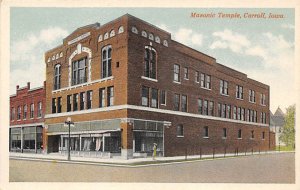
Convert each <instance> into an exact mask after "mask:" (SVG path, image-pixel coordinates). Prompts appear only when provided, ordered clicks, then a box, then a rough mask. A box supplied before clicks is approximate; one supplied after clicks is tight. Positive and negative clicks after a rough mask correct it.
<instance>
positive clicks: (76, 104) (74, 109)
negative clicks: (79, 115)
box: [73, 93, 78, 111]
mask: <svg viewBox="0 0 300 190" xmlns="http://www.w3.org/2000/svg"><path fill="white" fill-rule="evenodd" d="M77 110H78V94H77V93H76V94H73V111H77Z"/></svg>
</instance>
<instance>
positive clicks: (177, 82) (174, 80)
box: [173, 80, 181, 84]
mask: <svg viewBox="0 0 300 190" xmlns="http://www.w3.org/2000/svg"><path fill="white" fill-rule="evenodd" d="M173 83H176V84H181V82H178V81H175V80H173Z"/></svg>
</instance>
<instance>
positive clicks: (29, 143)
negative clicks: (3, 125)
mask: <svg viewBox="0 0 300 190" xmlns="http://www.w3.org/2000/svg"><path fill="white" fill-rule="evenodd" d="M45 90H46V83H45V82H44V86H42V87H38V88H34V89H30V83H29V82H28V83H27V86H25V87H23V88H20V87H19V85H18V86H17V87H16V94H14V95H11V96H10V127H9V150H10V151H11V152H35V153H41V152H42V150H43V131H44V121H45V117H44V115H45V105H46V101H45V98H46V91H45Z"/></svg>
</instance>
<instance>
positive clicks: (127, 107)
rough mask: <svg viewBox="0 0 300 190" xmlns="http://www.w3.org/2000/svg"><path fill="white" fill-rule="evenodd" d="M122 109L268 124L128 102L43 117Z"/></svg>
mask: <svg viewBox="0 0 300 190" xmlns="http://www.w3.org/2000/svg"><path fill="white" fill-rule="evenodd" d="M122 109H133V110H141V111H149V112H156V113H165V114H172V115H179V116H186V117H195V118H201V119H210V120H216V121H226V122H232V123H241V124H247V125H256V126H263V127H268V126H269V125H268V124H261V123H253V122H247V121H240V120H234V119H228V118H220V117H215V116H207V115H200V114H195V113H187V112H181V111H173V110H166V109H159V108H150V107H144V106H136V105H128V104H124V105H117V106H109V107H103V108H94V109H89V110H82V111H75V112H64V113H56V114H47V115H45V118H55V117H63V116H71V115H80V114H86V113H96V112H106V111H115V110H122Z"/></svg>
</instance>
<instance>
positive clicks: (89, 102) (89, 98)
mask: <svg viewBox="0 0 300 190" xmlns="http://www.w3.org/2000/svg"><path fill="white" fill-rule="evenodd" d="M92 101H93V91H92V90H89V91H87V92H86V109H91V108H92Z"/></svg>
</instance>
